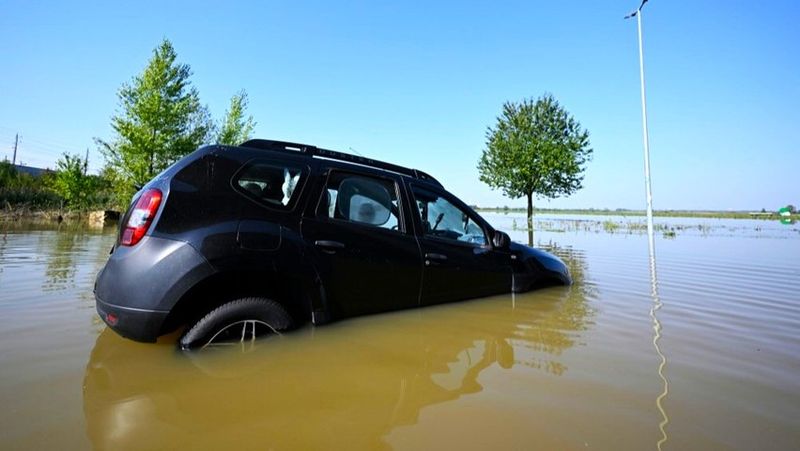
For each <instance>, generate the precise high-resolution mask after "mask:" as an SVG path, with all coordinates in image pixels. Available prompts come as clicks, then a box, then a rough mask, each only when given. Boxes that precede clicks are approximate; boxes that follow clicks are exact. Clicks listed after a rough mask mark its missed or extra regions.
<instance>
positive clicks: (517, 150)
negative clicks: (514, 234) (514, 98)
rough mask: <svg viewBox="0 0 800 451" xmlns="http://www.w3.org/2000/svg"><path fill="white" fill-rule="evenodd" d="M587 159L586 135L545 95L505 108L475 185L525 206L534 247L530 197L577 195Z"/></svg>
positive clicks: (589, 153) (491, 133) (489, 137)
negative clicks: (497, 191) (524, 201)
mask: <svg viewBox="0 0 800 451" xmlns="http://www.w3.org/2000/svg"><path fill="white" fill-rule="evenodd" d="M591 158H592V148H591V147H589V132H588V131H586V130H584V129H583V128H581V125H580V124H579V123H578V122H577V121H576V120H575V119H574V118H573V117H572V116H571V115H570V114H569V113H568V112H567V111H566V110H565V109H564V108H562V107H561V105H559V104H558V101H556V99H555V98H554V97H553V96H552V95H550V94H545V95H543V96H542V97H540V98H539V99H537V100H536V101H534V100H533V99H525V100H523V101H522V102H521V103H513V102H506V103H505V104H504V105H503V112H502V114H501V115H500V117H498V118H497V123H496V124H495V125H494V127H489V128H488V130H487V132H486V148H485V149H484V150H483V154H482V155H481V159H480V161H479V162H478V171H479V172H480V179H481V181H483V182H484V183H486V184H487V185H489V186H490V187H491V188H494V189H497V188H499V189H502V190H503V192H504V194H505V195H506V196H508V197H510V198H512V199H517V198H520V197H523V196H526V197H527V200H528V216H527V217H528V244H530V245H533V196H534V195H536V196H537V197H539V198H545V199H554V198H556V197H560V196H565V195H569V194H572V193H574V192H575V191H577V190H579V189H581V187H582V182H583V176H584V171H585V163H586V162H588V161H589V160H591Z"/></svg>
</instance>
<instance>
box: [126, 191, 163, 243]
mask: <svg viewBox="0 0 800 451" xmlns="http://www.w3.org/2000/svg"><path fill="white" fill-rule="evenodd" d="M159 205H161V191H160V190H157V189H155V188H151V189H149V190H147V191H145V192H144V193H143V194H142V195H141V197H139V200H138V201H136V205H134V207H133V211H132V212H131V214H130V217H129V218H128V223H127V224H125V228H124V229H123V230H122V239H121V240H120V244H121V245H123V246H133V245H135V244H136V243H138V242H139V241H140V240H141V239H142V237H143V236H144V234H145V233H147V229H149V228H150V224H152V223H153V218H154V217H155V216H156V212H157V211H158V206H159Z"/></svg>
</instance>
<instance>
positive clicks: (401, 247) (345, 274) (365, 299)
mask: <svg viewBox="0 0 800 451" xmlns="http://www.w3.org/2000/svg"><path fill="white" fill-rule="evenodd" d="M400 183H401V181H400V180H399V178H398V177H397V176H394V175H392V174H386V175H375V174H374V173H370V172H366V171H365V172H363V173H362V172H358V171H353V170H336V169H332V170H329V171H328V174H327V178H326V182H325V186H324V188H323V189H322V191H321V195H320V198H319V201H318V202H317V204H316V206H315V207H312V213H311V214H309V215H307V217H306V218H304V219H303V223H302V226H301V230H302V234H303V239H304V240H305V241H306V242H307V243H308V244H309V246H310V247H313V249H314V253H315V254H314V255H315V262H316V265H317V269H318V272H319V275H320V278H321V279H322V284H323V286H324V291H325V295H326V300H327V304H328V306H329V308H330V309H331V310H332V312H331V313H332V314H333V315H334V316H335V317H346V316H355V315H363V314H367V313H374V312H380V311H387V310H395V309H401V308H408V307H416V306H417V305H419V293H420V285H421V278H422V260H421V256H420V250H419V245H418V243H417V240H416V238H415V236H414V234H413V233H412V232H410V229H411V228H410V227H409V224H406V223H407V221H408V220H407V219H406V218H407V217H408V215H404V213H405V211H404V210H405V209H406V208H408V206H407V205H408V204H405V205H404V203H403V201H402V196H401V195H400V186H401V185H400Z"/></svg>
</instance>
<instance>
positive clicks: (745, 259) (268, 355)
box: [0, 214, 800, 450]
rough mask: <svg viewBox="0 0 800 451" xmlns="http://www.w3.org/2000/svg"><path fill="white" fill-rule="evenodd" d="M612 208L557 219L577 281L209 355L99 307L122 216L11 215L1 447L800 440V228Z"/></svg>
mask: <svg viewBox="0 0 800 451" xmlns="http://www.w3.org/2000/svg"><path fill="white" fill-rule="evenodd" d="M485 216H486V217H487V218H488V219H489V220H490V221H491V222H492V223H494V224H496V225H497V226H499V227H501V228H503V229H504V230H506V231H508V232H509V233H510V234H511V235H512V237H513V238H514V239H516V240H521V241H522V240H526V239H527V233H525V232H522V231H515V230H514V226H513V224H514V222H516V223H518V224H524V218H523V217H522V216H520V215H517V216H514V215H508V216H505V215H502V214H487V215H485ZM606 220H607V218H602V217H600V218H598V217H542V218H539V225H540V231H537V232H536V241H537V243H538V244H539V245H540V246H541V247H546V248H548V249H550V250H551V251H553V252H555V253H557V254H558V255H560V256H561V257H562V258H563V259H564V260H565V261H567V262H568V264H569V266H570V268H571V270H572V273H573V276H574V278H575V284H574V285H573V286H571V287H550V288H546V289H543V290H539V291H535V292H531V293H526V294H524V295H516V296H512V295H510V294H509V295H503V296H496V297H492V298H486V299H480V300H474V301H468V302H462V303H456V304H450V305H445V306H439V307H433V308H425V309H418V310H411V311H404V312H399V313H389V314H384V315H376V316H370V317H363V318H358V319H353V320H348V321H342V322H339V323H336V324H333V325H330V326H326V327H320V328H316V329H314V328H311V327H305V328H302V329H300V330H297V331H294V332H291V333H288V334H285V335H283V336H282V337H276V338H271V339H267V340H262V341H259V342H256V344H255V345H254V346H245V347H234V348H228V349H224V350H221V351H220V350H215V351H214V352H211V353H196V354H192V355H185V354H181V353H180V352H178V351H176V348H175V345H174V341H175V337H174V336H173V337H166V338H165V339H163V340H162V341H161V342H160V343H159V344H157V345H147V344H138V343H134V342H131V341H128V340H125V339H122V338H120V337H118V336H117V335H116V334H114V333H113V332H111V331H109V330H106V329H105V326H104V325H103V323H102V322H101V321H100V320H99V318H98V317H97V316H96V314H95V311H94V303H93V298H92V284H93V279H94V275H95V274H96V273H97V271H98V270H99V269H100V267H101V266H102V264H103V263H104V260H105V259H106V258H107V254H108V250H109V248H110V247H111V244H112V241H113V231H112V230H106V231H105V232H91V231H86V230H69V229H66V228H62V229H60V230H53V229H51V230H35V229H32V228H25V229H12V230H0V406H2V409H0V449H92V448H95V449H113V450H125V449H178V448H180V449H276V450H281V449H347V450H355V449H414V450H416V449H585V448H595V449H615V450H616V449H636V450H641V449H798V448H800V227H798V225H782V224H779V223H777V222H765V221H742V220H704V219H699V220H694V219H672V218H656V222H657V223H658V224H660V225H661V229H659V230H668V229H669V228H670V227H671V228H672V229H673V230H675V231H676V233H675V235H674V236H672V235H667V234H662V233H658V234H657V235H656V237H655V252H654V253H651V252H650V251H649V246H648V240H647V236H646V235H644V234H642V233H641V231H640V229H638V228H635V227H634V228H631V227H622V228H620V229H615V232H614V233H609V232H608V231H607V230H606V229H604V227H603V225H602V222H603V221H606ZM611 220H619V221H620V222H625V221H637V220H641V219H631V218H612V219H611ZM665 224H666V225H665ZM651 257H652V258H651ZM143 283H146V281H143ZM387 289H391V288H390V286H389V285H388V284H387Z"/></svg>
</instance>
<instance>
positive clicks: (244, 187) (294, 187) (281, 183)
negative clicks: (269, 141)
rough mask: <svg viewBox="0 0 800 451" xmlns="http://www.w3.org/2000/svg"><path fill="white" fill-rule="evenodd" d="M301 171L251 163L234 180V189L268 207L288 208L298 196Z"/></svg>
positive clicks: (275, 165)
mask: <svg viewBox="0 0 800 451" xmlns="http://www.w3.org/2000/svg"><path fill="white" fill-rule="evenodd" d="M302 175H303V171H302V170H301V169H300V168H296V167H291V166H284V165H278V164H273V163H260V162H256V163H252V164H249V165H248V166H246V167H245V168H244V169H243V170H241V171H240V172H239V173H238V174H237V175H236V177H235V178H234V183H233V185H234V188H236V190H237V191H239V192H240V193H242V194H244V195H245V196H247V197H250V198H252V199H254V200H256V201H258V202H259V203H262V204H264V205H266V206H268V207H275V208H284V209H286V208H288V207H289V205H290V204H291V203H292V201H293V200H294V199H295V198H296V197H297V196H298V195H299V191H300V190H299V189H298V188H299V186H300V182H301V177H302Z"/></svg>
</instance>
